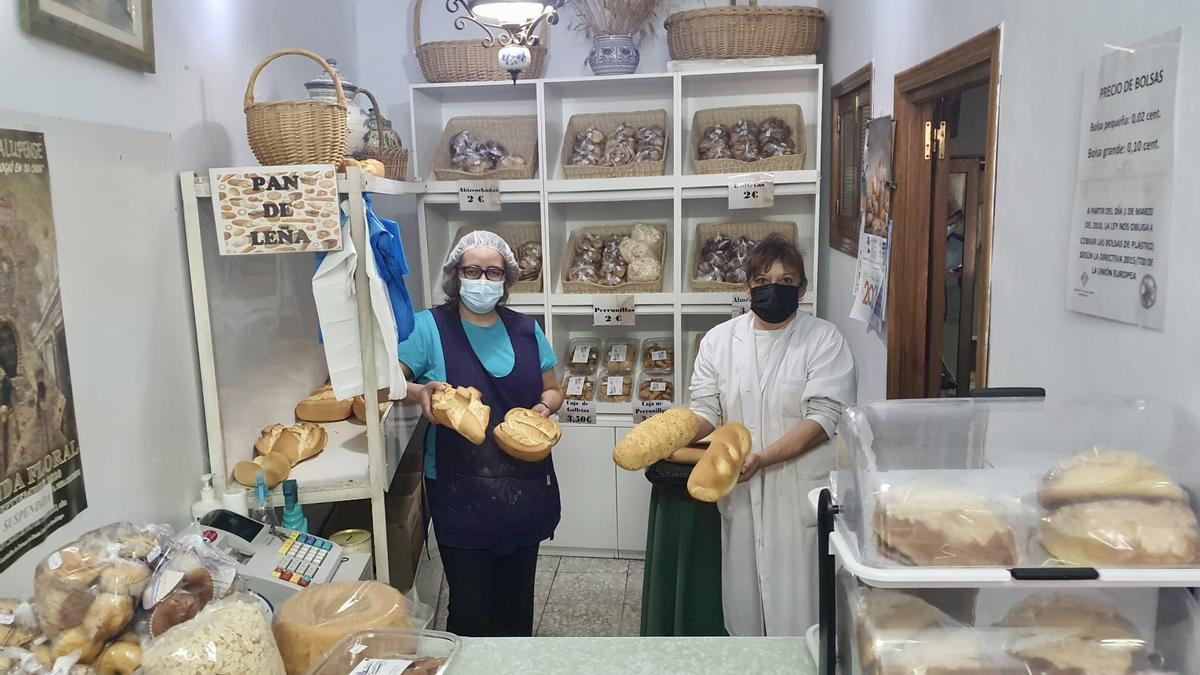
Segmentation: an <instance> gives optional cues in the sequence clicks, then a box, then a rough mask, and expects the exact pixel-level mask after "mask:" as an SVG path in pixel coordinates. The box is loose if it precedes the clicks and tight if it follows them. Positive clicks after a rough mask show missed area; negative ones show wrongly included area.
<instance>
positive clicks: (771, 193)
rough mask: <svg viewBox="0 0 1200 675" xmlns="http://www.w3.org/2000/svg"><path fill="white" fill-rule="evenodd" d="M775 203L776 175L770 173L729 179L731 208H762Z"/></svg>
mask: <svg viewBox="0 0 1200 675" xmlns="http://www.w3.org/2000/svg"><path fill="white" fill-rule="evenodd" d="M774 205H775V177H774V176H772V175H771V174H769V173H759V174H751V175H748V176H733V177H732V178H730V179H729V208H730V209H731V210H732V209H762V208H767V207H770V206H774Z"/></svg>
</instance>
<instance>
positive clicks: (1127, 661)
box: [999, 593, 1146, 675]
mask: <svg viewBox="0 0 1200 675" xmlns="http://www.w3.org/2000/svg"><path fill="white" fill-rule="evenodd" d="M999 625H1000V626H1003V627H1006V628H1009V629H1011V631H1012V634H1013V638H1012V640H1011V642H1010V645H1009V648H1008V651H1009V653H1010V654H1012V655H1013V656H1015V657H1017V658H1019V659H1021V660H1022V661H1024V662H1025V663H1026V664H1028V665H1029V667H1030V669H1031V671H1032V672H1035V673H1047V674H1053V675H1059V674H1061V675H1068V674H1070V673H1128V672H1130V669H1131V668H1132V667H1133V662H1134V659H1135V658H1136V657H1137V656H1138V655H1139V654H1141V653H1144V652H1145V650H1146V644H1145V642H1144V641H1143V640H1142V637H1141V635H1139V634H1138V630H1137V628H1136V627H1134V625H1133V623H1132V622H1130V621H1129V619H1126V618H1125V617H1124V616H1122V615H1121V613H1120V612H1119V611H1118V610H1117V609H1116V607H1114V606H1113V605H1111V604H1109V603H1107V602H1104V601H1102V600H1101V599H1100V598H1098V597H1094V596H1084V595H1080V594H1075V593H1038V594H1035V595H1031V596H1029V597H1027V598H1025V599H1024V600H1022V601H1021V602H1018V603H1017V604H1016V605H1013V607H1012V608H1011V609H1010V610H1009V611H1008V614H1007V615H1005V617H1004V619H1002V620H1001V621H1000V623H999Z"/></svg>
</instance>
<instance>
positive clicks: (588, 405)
mask: <svg viewBox="0 0 1200 675" xmlns="http://www.w3.org/2000/svg"><path fill="white" fill-rule="evenodd" d="M559 414H560V415H562V421H563V423H564V424H595V423H596V402H595V401H566V402H565V403H563V407H562V411H561V412H560V413H559Z"/></svg>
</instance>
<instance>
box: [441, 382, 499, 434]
mask: <svg viewBox="0 0 1200 675" xmlns="http://www.w3.org/2000/svg"><path fill="white" fill-rule="evenodd" d="M491 415H492V409H491V408H489V407H488V406H486V405H484V403H483V394H481V393H480V392H479V390H478V389H476V388H475V387H445V388H443V389H442V390H440V391H438V392H437V393H435V394H434V395H433V419H434V420H436V421H437V423H438V424H440V425H442V426H445V427H449V428H451V429H453V430H455V431H457V432H458V433H459V434H460V435H461V436H462V437H463V438H465V439H467V440H468V441H470V442H472V443H474V444H475V445H483V441H484V439H485V438H486V437H487V428H488V419H490V418H491Z"/></svg>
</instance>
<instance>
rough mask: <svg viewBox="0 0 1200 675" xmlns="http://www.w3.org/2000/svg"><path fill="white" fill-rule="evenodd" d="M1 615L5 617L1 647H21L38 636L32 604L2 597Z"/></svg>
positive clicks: (1, 628)
mask: <svg viewBox="0 0 1200 675" xmlns="http://www.w3.org/2000/svg"><path fill="white" fill-rule="evenodd" d="M22 614H24V615H27V616H22ZM0 617H2V618H3V621H0V647H20V646H21V645H24V644H26V643H28V642H29V641H31V640H33V639H34V638H35V637H37V633H36V632H35V630H36V629H35V626H34V624H36V620H35V619H34V617H33V607H32V606H30V605H28V604H24V603H22V602H20V601H19V600H7V599H0Z"/></svg>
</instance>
